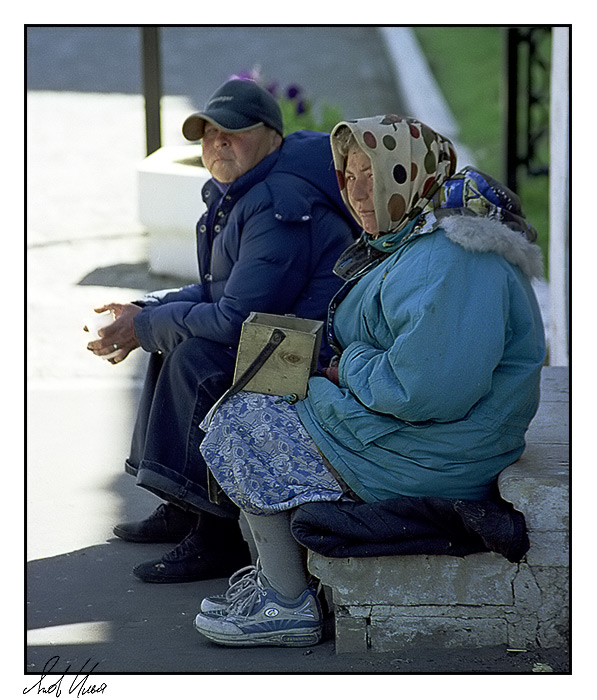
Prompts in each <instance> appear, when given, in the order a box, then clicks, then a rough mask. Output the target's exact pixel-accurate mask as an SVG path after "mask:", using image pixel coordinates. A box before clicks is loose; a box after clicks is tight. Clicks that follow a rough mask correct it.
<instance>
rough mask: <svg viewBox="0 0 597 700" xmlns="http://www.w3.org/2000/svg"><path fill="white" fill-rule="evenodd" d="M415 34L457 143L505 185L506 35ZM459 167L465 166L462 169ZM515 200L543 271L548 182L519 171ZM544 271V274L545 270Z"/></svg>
mask: <svg viewBox="0 0 597 700" xmlns="http://www.w3.org/2000/svg"><path fill="white" fill-rule="evenodd" d="M414 30H415V34H416V36H417V39H418V40H419V43H420V44H421V48H422V49H423V51H424V53H425V56H426V57H427V61H428V63H429V66H430V68H431V70H432V72H433V74H434V76H435V78H436V81H437V83H438V85H439V87H440V89H441V90H442V92H443V95H444V97H445V99H446V101H447V102H448V105H449V106H450V109H451V110H452V113H453V114H454V117H455V119H456V121H457V122H458V124H459V126H460V140H461V141H462V142H463V143H464V144H465V145H466V146H468V147H469V148H470V149H471V151H472V152H473V154H474V156H475V158H476V165H477V167H478V168H479V169H480V170H483V171H485V172H487V173H488V174H490V175H493V176H494V177H496V178H498V179H500V180H502V181H503V180H504V179H505V175H504V173H505V123H504V121H505V116H504V110H505V104H506V100H505V96H506V65H505V29H504V28H503V27H470V26H469V27H457V26H453V27H445V26H444V27H415V29H414ZM460 165H462V166H464V165H466V163H461V164H460ZM519 183H520V184H519V186H518V192H517V194H518V196H519V197H520V199H521V202H522V206H523V209H524V211H525V214H526V215H527V218H528V219H529V221H530V222H531V224H532V225H533V226H534V227H535V228H536V229H537V232H538V234H539V240H538V243H539V245H540V246H541V248H542V250H543V254H544V257H545V261H546V265H547V252H548V240H549V216H548V201H549V200H548V191H549V184H548V178H547V177H545V176H540V177H527V176H526V175H525V174H524V173H523V171H522V170H521V172H520V175H519ZM546 269H547V268H546Z"/></svg>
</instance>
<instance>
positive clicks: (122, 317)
mask: <svg viewBox="0 0 597 700" xmlns="http://www.w3.org/2000/svg"><path fill="white" fill-rule="evenodd" d="M94 311H95V312H96V313H98V314H101V313H103V312H104V311H112V313H113V314H114V316H115V317H116V320H115V321H114V322H113V323H111V324H110V325H109V326H105V327H104V328H101V329H100V330H99V332H98V335H99V336H100V339H99V340H92V341H91V342H89V343H87V349H88V350H90V351H91V352H92V353H93V354H94V355H97V356H98V357H102V356H103V355H109V354H110V353H112V352H114V350H118V351H119V352H118V354H117V355H115V356H114V357H111V358H110V359H109V360H108V362H110V363H112V364H113V365H115V364H117V363H118V362H122V360H124V359H125V357H126V356H127V355H128V354H129V353H130V352H131V350H134V349H135V348H138V347H139V341H138V340H137V336H136V334H135V325H134V323H133V319H134V318H135V316H136V315H137V314H138V313H141V311H142V308H141V307H140V306H137V305H136V304H114V303H113V304H106V305H105V306H100V307H98V308H97V309H94Z"/></svg>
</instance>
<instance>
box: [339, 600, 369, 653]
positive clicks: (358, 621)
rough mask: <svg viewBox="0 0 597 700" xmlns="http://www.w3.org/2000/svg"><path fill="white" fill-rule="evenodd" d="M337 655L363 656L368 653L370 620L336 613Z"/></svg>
mask: <svg viewBox="0 0 597 700" xmlns="http://www.w3.org/2000/svg"><path fill="white" fill-rule="evenodd" d="M335 626H336V627H335V629H336V654H362V653H363V652H366V651H368V636H367V633H368V627H369V625H368V618H367V617H356V616H354V615H353V614H347V613H346V612H345V611H344V610H343V609H342V607H338V608H336V611H335Z"/></svg>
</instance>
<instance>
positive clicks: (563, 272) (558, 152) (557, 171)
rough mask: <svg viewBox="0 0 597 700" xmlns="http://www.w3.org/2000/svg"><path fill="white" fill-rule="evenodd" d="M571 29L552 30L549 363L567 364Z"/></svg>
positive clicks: (557, 28) (556, 28) (555, 28)
mask: <svg viewBox="0 0 597 700" xmlns="http://www.w3.org/2000/svg"><path fill="white" fill-rule="evenodd" d="M569 56H570V29H569V28H568V27H554V28H553V29H552V49H551V57H552V58H551V66H552V67H551V100H550V163H549V297H550V314H549V319H550V320H549V324H550V329H549V331H550V332H549V337H550V348H549V364H550V365H565V366H567V365H568V299H569V279H568V235H569V232H568V229H569V157H570V154H569V119H570V116H569V98H570V84H569V60H570V59H569Z"/></svg>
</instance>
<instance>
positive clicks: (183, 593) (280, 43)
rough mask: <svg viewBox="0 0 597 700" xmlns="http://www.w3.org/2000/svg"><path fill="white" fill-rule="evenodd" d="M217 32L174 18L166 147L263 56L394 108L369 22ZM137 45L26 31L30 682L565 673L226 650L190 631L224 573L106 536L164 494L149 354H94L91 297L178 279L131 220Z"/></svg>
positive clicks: (452, 659) (326, 88)
mask: <svg viewBox="0 0 597 700" xmlns="http://www.w3.org/2000/svg"><path fill="white" fill-rule="evenodd" d="M221 33H222V30H221V29H218V28H187V27H185V28H168V29H167V30H166V31H165V32H164V41H163V59H164V90H165V93H166V97H165V98H164V100H163V142H164V144H166V145H177V144H181V143H182V142H183V141H182V137H180V136H179V129H180V124H181V123H182V120H183V118H184V117H185V116H186V115H187V114H188V113H189V112H190V111H192V110H193V109H195V108H196V107H197V106H198V105H201V104H202V103H203V101H204V100H205V98H206V97H207V96H208V95H209V94H210V93H211V92H212V91H213V89H214V88H215V87H217V85H218V84H220V83H221V82H223V80H225V79H226V78H227V76H228V75H229V74H231V73H233V72H237V71H240V70H244V69H247V68H251V67H252V66H253V65H255V64H260V65H261V67H262V70H263V72H264V73H265V74H267V75H268V76H271V77H272V78H273V79H278V80H280V81H281V82H282V83H287V82H299V83H301V84H302V85H303V87H304V88H305V89H306V90H307V91H308V93H309V94H310V95H312V97H313V98H314V99H316V98H319V97H323V96H325V97H326V99H328V100H329V101H331V102H337V103H338V104H341V105H342V107H343V109H344V110H345V113H346V115H347V116H350V115H354V116H359V115H362V114H365V113H379V112H382V111H396V101H397V100H398V97H397V96H396V95H395V93H394V92H393V83H392V79H391V73H390V68H389V66H388V65H387V63H386V57H385V55H384V54H383V52H382V51H381V48H380V43H379V41H377V37H376V34H375V30H374V28H371V27H364V28H363V27H338V28H333V29H331V30H329V29H326V28H293V29H289V28H284V27H282V28H233V32H232V39H231V42H229V43H228V44H227V45H226V49H225V50H223V49H222V48H221V45H222V44H221ZM231 47H232V48H231ZM139 51H140V46H139V35H138V31H137V30H135V29H132V28H126V27H124V28H120V27H117V28H111V27H103V28H102V27H95V28H87V29H85V28H76V27H74V28H36V29H31V30H30V36H29V41H28V89H29V92H28V98H27V119H28V161H27V168H28V177H27V188H28V191H27V194H28V210H27V213H28V252H27V256H28V257H27V333H28V346H27V347H28V350H27V361H28V392H27V400H28V409H27V419H28V446H27V448H28V466H27V560H28V565H27V621H28V647H27V658H26V669H27V671H28V672H30V673H32V674H34V675H32V676H29V677H28V678H27V679H26V680H27V682H29V681H30V683H29V685H33V683H35V682H36V680H37V678H38V677H37V676H36V674H41V673H42V672H43V669H44V666H45V665H46V664H47V663H48V661H49V660H50V659H51V658H52V657H54V656H58V657H59V661H58V662H57V665H56V666H55V669H54V670H55V671H60V672H62V671H63V670H64V669H65V668H66V667H67V666H69V665H70V669H71V671H78V670H81V669H82V668H83V667H84V664H85V662H86V661H87V660H88V659H91V662H90V663H91V664H95V663H97V664H98V667H97V669H96V673H105V674H111V673H117V674H122V673H141V674H146V673H163V674H171V673H174V674H196V673H227V674H229V673H258V674H262V673H263V674H265V673H297V674H303V673H307V674H310V673H318V674H321V673H351V674H363V673H364V674H387V673H405V674H413V673H440V672H441V673H451V672H455V673H487V672H490V673H491V672H495V673H509V672H518V673H530V672H532V671H533V670H538V669H539V668H540V667H537V666H536V664H538V663H543V664H548V666H549V667H550V668H551V669H552V670H554V671H556V672H558V671H566V661H565V656H564V655H563V654H559V653H558V652H557V650H556V651H553V652H543V653H540V654H538V653H530V652H529V653H517V654H514V653H508V652H506V650H505V649H492V650H483V651H481V652H474V653H471V652H468V651H454V652H421V651H417V650H411V649H409V650H406V651H405V652H404V653H400V654H388V655H381V656H373V657H371V656H369V657H352V656H341V657H336V656H335V654H334V649H333V641H332V639H331V637H330V636H329V635H328V637H327V639H326V641H324V643H322V644H321V645H319V646H318V647H315V648H313V649H309V650H296V649H295V650H293V649H275V648H272V649H261V648H255V649H246V650H229V649H225V648H221V647H217V646H215V645H212V644H210V643H208V642H207V641H204V640H203V639H202V638H201V637H200V636H199V635H198V634H197V633H196V632H195V631H194V630H193V628H192V619H193V616H194V614H195V613H196V611H197V609H198V606H199V602H200V600H201V598H202V597H204V596H205V595H209V594H212V593H214V592H216V591H220V590H221V589H222V588H223V587H224V584H225V582H224V581H222V580H220V581H217V580H216V581H207V582H202V583H194V584H181V585H175V586H156V585H148V584H143V583H142V582H140V581H138V580H137V579H135V578H134V577H133V575H132V573H131V568H132V566H133V565H134V564H135V563H137V562H139V561H143V560H145V559H147V558H150V557H153V556H155V555H158V554H160V553H161V552H163V551H164V548H163V547H161V546H149V545H147V546H139V545H131V544H128V543H125V542H122V541H119V540H117V539H116V538H114V537H113V536H112V533H111V528H112V525H113V524H114V523H115V522H117V521H120V520H123V519H127V518H136V517H141V516H143V515H145V514H146V513H148V512H149V511H150V510H151V509H152V508H153V507H154V505H155V500H154V498H153V497H152V496H151V495H150V494H147V493H145V492H143V491H142V490H141V489H137V488H136V487H135V486H134V484H133V482H132V480H131V479H130V478H129V477H127V476H125V475H124V473H123V471H122V460H123V458H124V457H125V456H126V453H127V449H128V440H129V435H130V431H131V426H132V421H133V417H134V412H135V406H136V401H137V397H138V392H139V383H140V378H141V377H142V375H143V368H144V357H143V355H142V353H141V352H140V351H137V352H138V355H137V356H132V357H130V358H129V359H127V361H126V362H124V363H122V364H121V365H118V366H116V367H113V366H111V365H109V364H108V363H105V362H102V361H100V360H99V359H97V358H95V357H94V356H92V355H91V354H90V353H88V352H87V351H86V350H85V343H86V338H85V334H84V333H83V332H82V327H83V325H84V323H85V319H86V318H87V317H88V314H89V313H90V312H91V309H92V307H93V306H94V305H95V304H99V303H102V302H106V301H110V300H116V301H119V300H130V299H134V298H137V297H138V296H139V295H140V293H141V292H143V291H145V290H148V289H157V288H163V287H167V286H172V285H173V284H174V283H175V282H176V281H175V280H169V279H165V278H156V277H155V276H152V275H151V274H150V273H149V271H148V268H147V262H146V261H147V239H146V237H145V235H144V232H143V230H142V228H141V226H140V224H139V223H138V221H137V213H136V166H137V164H138V163H139V162H140V160H141V159H142V158H143V156H144V143H145V141H144V138H145V137H144V113H143V100H142V97H141V96H140V94H139V90H140V88H139V85H140V71H139V60H140V58H139ZM348 54H350V61H347V60H346V56H347V55H348ZM86 670H89V664H88V665H87V667H86ZM141 681H142V679H139V681H138V683H137V682H136V687H138V685H139V684H140V683H141ZM123 682H124V681H123ZM189 682H191V680H189ZM110 683H112V686H114V685H117V683H114V682H112V681H111V680H110V681H109V683H108V685H110ZM47 685H48V683H47V682H46V686H47ZM143 687H145V686H143ZM63 690H65V691H66V689H64V688H63ZM33 692H35V690H34V691H33ZM107 695H108V694H107ZM134 696H136V695H134ZM112 697H114V695H113V694H112Z"/></svg>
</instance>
